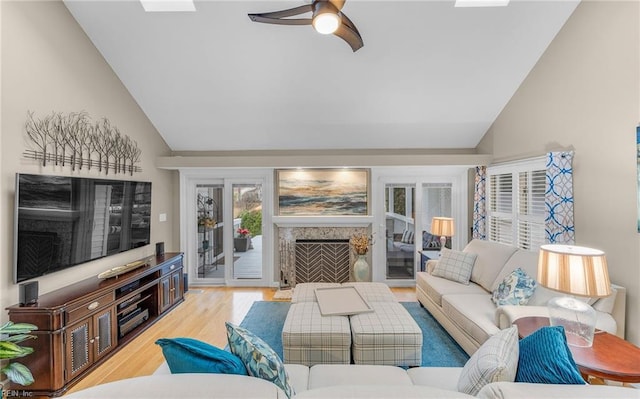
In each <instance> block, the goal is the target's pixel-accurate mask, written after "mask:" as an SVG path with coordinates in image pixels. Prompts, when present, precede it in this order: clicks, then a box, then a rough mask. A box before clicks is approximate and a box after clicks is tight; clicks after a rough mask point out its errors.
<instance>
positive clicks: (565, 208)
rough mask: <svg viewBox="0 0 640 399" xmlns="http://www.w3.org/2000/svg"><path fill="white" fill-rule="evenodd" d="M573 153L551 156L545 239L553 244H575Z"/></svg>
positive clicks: (546, 197) (565, 152)
mask: <svg viewBox="0 0 640 399" xmlns="http://www.w3.org/2000/svg"><path fill="white" fill-rule="evenodd" d="M572 161H573V151H562V152H550V153H548V154H547V166H546V169H547V178H546V184H545V190H546V191H545V201H544V202H545V240H546V242H547V243H551V244H574V243H575V226H574V224H573V166H572Z"/></svg>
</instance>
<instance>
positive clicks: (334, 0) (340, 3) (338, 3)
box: [329, 0, 345, 11]
mask: <svg viewBox="0 0 640 399" xmlns="http://www.w3.org/2000/svg"><path fill="white" fill-rule="evenodd" d="M329 2H330V3H331V4H333V6H334V7H335V8H337V9H338V11H340V10H342V7H344V3H345V0H329Z"/></svg>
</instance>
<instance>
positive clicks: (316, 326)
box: [282, 286, 351, 366]
mask: <svg viewBox="0 0 640 399" xmlns="http://www.w3.org/2000/svg"><path fill="white" fill-rule="evenodd" d="M296 287H297V286H296ZM282 349H283V357H284V359H283V360H284V362H285V363H293V364H303V365H305V366H313V365H314V364H350V363H351V329H350V328H349V317H347V316H322V315H321V314H320V308H319V307H318V303H317V302H300V303H292V304H291V307H290V308H289V313H287V318H286V320H285V321H284V326H283V327H282Z"/></svg>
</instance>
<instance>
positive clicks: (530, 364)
mask: <svg viewBox="0 0 640 399" xmlns="http://www.w3.org/2000/svg"><path fill="white" fill-rule="evenodd" d="M516 382H532V383H539V384H585V381H584V379H583V378H582V376H581V375H580V371H578V366H576V363H575V362H574V361H573V356H571V351H570V350H569V346H568V345H567V337H566V336H565V335H564V327H562V326H553V327H542V328H541V329H539V330H538V331H536V332H534V333H533V334H531V335H529V336H527V337H525V338H522V339H521V340H520V356H519V360H518V372H517V373H516Z"/></svg>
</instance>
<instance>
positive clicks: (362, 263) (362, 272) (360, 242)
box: [349, 234, 372, 281]
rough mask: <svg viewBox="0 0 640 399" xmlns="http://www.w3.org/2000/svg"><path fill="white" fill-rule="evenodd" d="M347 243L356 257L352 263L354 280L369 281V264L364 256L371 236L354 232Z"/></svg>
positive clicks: (370, 241)
mask: <svg viewBox="0 0 640 399" xmlns="http://www.w3.org/2000/svg"><path fill="white" fill-rule="evenodd" d="M349 243H350V244H351V248H352V250H353V252H354V254H355V255H356V257H357V259H356V261H355V262H354V263H353V278H354V279H355V281H369V280H370V279H369V264H368V263H367V259H366V256H367V252H369V246H370V245H371V243H372V237H371V236H369V235H366V234H354V235H353V236H352V237H351V240H349Z"/></svg>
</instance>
